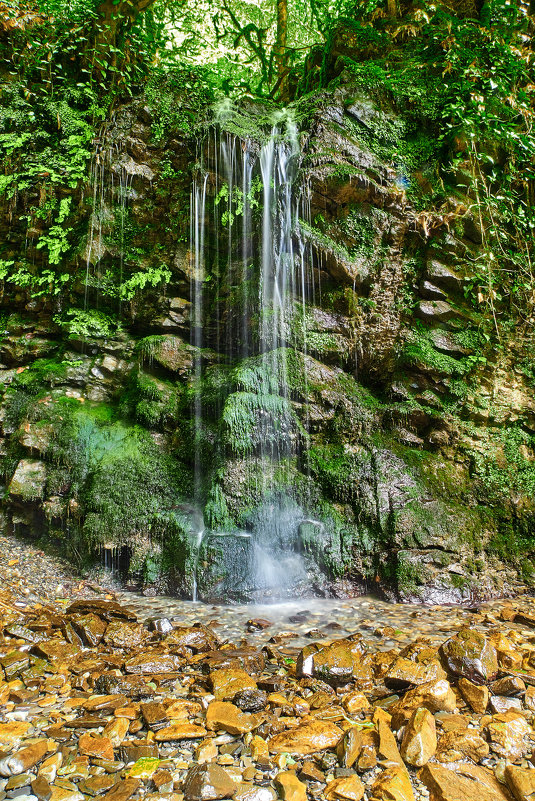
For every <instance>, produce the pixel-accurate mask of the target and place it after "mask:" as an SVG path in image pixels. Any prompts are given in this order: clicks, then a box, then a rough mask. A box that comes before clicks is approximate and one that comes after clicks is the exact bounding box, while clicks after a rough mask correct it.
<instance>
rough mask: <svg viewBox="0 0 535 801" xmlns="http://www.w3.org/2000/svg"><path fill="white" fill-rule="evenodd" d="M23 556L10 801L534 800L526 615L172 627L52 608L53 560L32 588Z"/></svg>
mask: <svg viewBox="0 0 535 801" xmlns="http://www.w3.org/2000/svg"><path fill="white" fill-rule="evenodd" d="M15 554H16V551H15V550H14V547H13V548H11V549H10V553H6V549H5V548H4V549H3V553H2V558H1V561H2V562H4V564H3V573H4V576H7V574H8V570H11V571H17V570H18V573H19V576H18V577H17V576H14V575H13V573H11V574H10V575H9V576H8V578H7V579H5V580H4V582H3V585H4V587H5V589H3V590H2V593H1V597H0V630H1V632H2V634H1V637H0V671H1V673H0V799H4V798H9V799H19V801H85V800H87V801H90V799H92V798H95V797H97V796H101V797H102V799H103V801H104V799H105V801H128V799H130V798H132V799H133V801H135V799H138V798H146V799H155V798H156V797H157V796H159V797H163V798H164V799H167V800H168V801H183V800H184V801H217V799H234V801H272V799H273V800H274V799H276V798H281V799H286V800H287V801H306V799H307V798H308V799H323V798H325V799H327V801H359V800H360V799H367V800H368V801H408V800H410V801H412V799H416V798H422V799H426V798H430V799H431V801H433V800H436V801H464V800H465V799H466V800H467V801H470V799H477V801H498V800H500V801H506V800H507V799H509V801H511V799H516V801H528V799H530V801H532V799H533V797H534V793H535V764H534V761H533V749H534V747H535V731H534V729H533V722H534V719H535V633H534V628H535V603H534V602H533V601H532V600H531V599H530V598H527V597H524V598H521V599H518V600H515V601H502V602H494V603H492V604H487V605H484V606H481V607H480V608H478V609H470V610H461V609H449V610H448V609H446V608H439V607H433V608H419V609H415V608H410V607H404V608H403V609H404V612H403V614H404V615H405V617H402V616H401V608H400V607H397V606H396V605H392V606H390V607H389V606H388V605H386V604H380V603H378V602H375V601H374V600H373V599H358V600H357V601H355V602H353V603H354V604H355V606H354V618H353V625H352V626H351V622H350V605H349V603H348V604H342V605H341V604H340V603H338V606H337V607H335V606H334V605H332V606H331V607H326V608H325V609H324V610H323V611H321V609H320V607H314V605H312V606H311V608H310V609H309V610H305V609H301V610H297V611H296V609H290V608H288V607H284V608H282V609H281V608H277V607H272V608H271V609H270V610H269V609H268V610H261V611H263V612H269V611H271V613H272V614H271V617H269V618H267V617H265V618H262V617H249V618H246V617H245V616H246V613H247V612H248V611H249V612H250V611H251V610H250V609H247V608H245V607H243V608H237V609H233V610H232V609H225V608H222V607H215V608H214V607H209V606H203V605H197V606H194V605H192V604H189V605H188V604H182V606H180V605H179V602H175V603H176V606H173V605H172V604H171V603H169V604H168V605H167V614H164V612H165V611H166V610H165V609H164V608H162V607H163V606H165V604H166V601H165V600H164V599H160V598H156V599H147V598H141V597H138V596H132V598H131V599H130V600H131V601H132V603H130V604H128V603H126V600H127V599H126V598H125V597H123V596H114V595H113V593H111V592H108V593H104V592H102V593H101V594H100V597H95V595H96V594H97V592H98V587H97V586H95V585H93V586H91V585H89V584H88V583H87V582H85V583H84V582H76V581H75V580H74V577H72V583H71V584H69V585H68V586H65V585H66V584H67V579H66V580H65V585H61V593H55V592H53V591H52V590H51V589H50V590H49V592H50V595H49V599H48V600H46V599H45V598H44V597H42V595H43V593H42V588H41V589H40V588H39V581H42V579H43V577H42V574H40V571H39V570H38V569H35V564H36V563H37V557H39V554H37V553H35V554H30V556H32V558H33V560H34V571H33V576H34V579H35V586H34V587H33V588H30V587H29V583H30V579H31V577H30V576H29V575H28V574H27V573H26V572H25V564H26V562H25V561H24V558H22V555H19V556H16V555H15ZM39 558H42V560H43V565H44V566H50V565H51V564H52V563H51V562H47V561H46V559H47V557H39ZM16 560H18V563H17V564H11V565H9V563H13V562H15V561H16ZM27 564H28V565H29V564H30V562H29V561H28V563H27ZM55 578H56V577H54V582H53V583H56V589H57V587H58V586H60V585H58V584H57V582H56V581H55ZM8 587H11V589H8ZM66 589H67V590H68V592H69V593H70V595H71V597H70V598H67V597H65V595H66V592H65V590H66ZM62 593H63V594H62ZM39 594H41V599H40V600H37V596H39ZM84 596H85V597H84ZM90 596H93V597H90ZM117 598H118V599H119V600H117ZM359 604H360V606H359ZM364 604H366V605H364ZM389 609H390V617H389V616H388V615H389ZM337 610H338V611H337ZM364 610H365V612H366V614H364ZM255 611H257V612H258V611H259V610H255ZM328 615H331V616H332V620H331V621H330V622H329V621H327V620H326V619H325V618H326V617H328ZM343 615H345V617H343ZM229 621H230V622H229ZM318 621H319V624H320V625H313V624H314V623H316V624H317V623H318ZM396 621H397V623H398V624H401V625H389V622H390V623H396ZM411 621H412V625H410V622H411ZM405 624H406V625H405ZM230 634H232V635H233V636H229V635H230Z"/></svg>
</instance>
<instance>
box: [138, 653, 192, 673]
mask: <svg viewBox="0 0 535 801" xmlns="http://www.w3.org/2000/svg"><path fill="white" fill-rule="evenodd" d="M183 664H184V660H183V659H181V658H180V657H178V656H176V655H175V654H167V653H158V652H157V651H151V652H149V653H144V654H139V655H138V656H133V657H132V658H131V659H127V660H126V662H125V663H124V669H125V670H126V672H127V673H132V674H145V673H147V674H152V675H154V676H160V675H162V674H163V673H176V672H177V671H179V670H180V668H181V667H182V665H183Z"/></svg>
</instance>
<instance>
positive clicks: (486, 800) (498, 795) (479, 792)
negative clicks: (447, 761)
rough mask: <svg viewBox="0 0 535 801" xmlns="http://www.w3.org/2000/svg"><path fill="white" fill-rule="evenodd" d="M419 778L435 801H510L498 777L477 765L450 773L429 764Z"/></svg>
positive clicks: (460, 768) (463, 767)
mask: <svg viewBox="0 0 535 801" xmlns="http://www.w3.org/2000/svg"><path fill="white" fill-rule="evenodd" d="M418 778H419V779H420V781H421V782H423V784H425V786H426V787H427V789H428V790H429V792H430V794H431V795H430V797H431V799H432V801H510V799H509V798H508V796H507V794H506V793H505V791H504V790H503V789H502V788H501V786H500V784H499V783H498V781H497V780H496V779H495V778H494V774H493V773H491V772H490V771H488V770H485V769H484V768H480V767H479V766H476V765H470V766H464V765H463V766H462V767H461V766H456V768H455V770H450V769H449V768H445V767H443V766H442V765H437V764H435V763H433V762H428V763H427V765H424V767H423V768H422V769H421V770H420V771H419V773H418Z"/></svg>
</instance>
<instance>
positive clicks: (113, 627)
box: [104, 620, 150, 649]
mask: <svg viewBox="0 0 535 801" xmlns="http://www.w3.org/2000/svg"><path fill="white" fill-rule="evenodd" d="M148 639H150V633H149V632H148V631H147V629H146V628H145V627H144V626H143V625H142V624H141V623H133V622H129V621H123V620H112V621H111V622H110V623H109V624H108V627H107V629H106V633H105V635H104V642H105V643H106V644H107V645H111V646H112V648H122V649H131V648H136V647H137V646H139V645H143V643H145V642H146V641H147V640H148Z"/></svg>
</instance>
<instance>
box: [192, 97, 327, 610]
mask: <svg viewBox="0 0 535 801" xmlns="http://www.w3.org/2000/svg"><path fill="white" fill-rule="evenodd" d="M231 113H232V109H231V108H230V107H229V106H223V108H222V109H221V111H220V116H219V122H220V123H221V124H219V125H218V124H216V125H215V126H214V127H213V128H211V129H210V130H209V132H208V134H207V136H206V139H205V141H204V142H203V143H202V147H201V152H200V155H199V164H198V169H197V170H196V174H195V177H194V180H193V185H192V191H191V225H190V267H191V270H190V281H191V299H192V307H191V308H192V312H191V343H192V345H193V346H194V367H193V403H192V406H193V408H192V412H193V418H194V439H195V443H194V451H195V454H194V471H195V478H194V495H195V499H194V500H195V506H196V508H197V509H203V508H204V509H205V517H204V520H203V523H202V526H200V525H195V526H193V527H192V528H194V529H195V530H194V531H192V538H194V540H195V543H194V547H195V554H196V555H195V568H194V573H195V575H194V579H193V599H194V600H197V596H198V586H199V571H200V570H201V569H202V551H203V548H204V547H205V546H206V545H207V541H208V540H210V541H211V543H212V545H215V546H219V547H224V548H225V550H226V551H227V552H229V553H230V554H231V560H232V561H234V567H235V569H236V572H237V573H239V574H240V579H241V580H243V578H244V575H245V574H247V576H246V579H245V580H246V582H247V581H249V583H250V586H251V587H253V588H255V589H256V591H257V592H258V593H259V595H260V597H262V596H263V595H267V597H284V596H287V595H288V594H289V593H291V591H292V588H294V587H295V586H296V585H298V584H299V583H300V582H301V583H303V582H305V581H306V576H307V574H306V569H305V565H304V562H303V558H302V555H301V554H300V553H299V550H300V549H299V541H298V540H299V527H300V523H301V522H305V523H308V522H309V521H308V520H307V516H306V515H305V513H304V512H303V511H302V509H301V508H300V506H299V504H298V503H296V502H295V500H292V499H290V498H289V497H286V498H284V497H281V495H280V493H279V492H278V488H280V486H281V485H285V484H286V485H290V483H291V476H290V473H289V464H290V460H291V458H292V457H295V455H296V454H297V453H299V454H300V455H301V458H306V443H307V430H306V419H305V421H304V423H303V420H299V419H298V417H297V416H296V414H295V411H294V409H293V390H294V385H295V384H296V382H300V386H301V388H302V387H303V386H305V387H306V381H307V377H306V352H307V345H306V325H305V306H306V302H307V300H308V299H309V296H310V294H311V292H312V291H313V280H312V275H311V268H310V266H309V265H310V259H307V254H306V248H307V246H306V245H305V243H304V239H303V238H302V236H301V231H300V225H299V220H300V217H306V215H307V213H308V206H309V200H308V197H307V196H306V194H304V193H302V192H301V191H300V189H299V180H298V177H299V167H300V158H301V152H300V145H299V131H298V128H297V125H296V123H295V121H294V120H293V118H292V116H291V114H290V113H288V112H286V111H282V112H278V113H277V114H276V115H275V116H274V117H273V119H272V124H271V127H270V130H268V131H267V132H266V134H265V136H264V138H263V139H262V140H261V141H258V140H256V141H255V140H252V139H248V138H244V137H242V136H238V135H237V134H234V133H228V132H226V131H225V126H224V122H225V118H226V115H228V114H231ZM296 347H298V348H299V353H300V355H301V360H300V361H299V363H297V362H296V359H295V358H293V354H294V352H295V351H294V349H295V348H296ZM213 354H216V355H215V357H214V356H213ZM214 358H215V360H216V362H217V364H218V365H219V367H221V368H223V369H227V370H230V371H232V377H233V381H234V389H235V391H234V392H233V393H232V394H231V395H230V396H228V397H227V398H226V399H223V400H220V401H218V400H217V399H216V400H215V401H214V399H213V398H212V397H211V393H210V392H209V391H207V386H206V385H207V383H208V379H209V376H210V374H211V371H213V370H214V365H213V359H214ZM297 373H299V375H297ZM218 402H219V403H220V405H221V408H218V409H217V410H216V416H218V417H219V418H220V419H221V420H222V423H223V434H222V436H221V437H220V441H219V442H218V444H217V446H216V450H217V449H218V452H219V459H220V461H223V460H224V459H225V458H229V453H231V454H232V455H233V456H234V457H235V458H239V459H240V460H241V462H242V463H243V464H244V468H243V469H244V470H245V472H246V473H247V472H248V471H249V476H248V479H249V482H250V483H253V484H254V494H255V496H256V497H257V498H259V499H261V502H260V503H259V504H258V507H257V508H256V510H255V512H254V514H253V515H252V517H251V518H250V519H249V520H248V525H247V526H246V527H242V528H236V527H235V526H234V527H232V526H226V525H225V521H224V520H221V519H217V517H218V516H217V514H215V513H214V506H215V505H217V504H216V502H217V501H218V500H219V497H220V496H219V495H218V488H217V484H216V485H215V487H214V482H213V475H214V469H213V468H214V464H210V463H208V464H207V459H206V454H205V452H204V451H205V448H206V436H207V432H206V430H205V426H206V422H205V421H206V418H207V417H209V416H210V414H212V415H213V414H214V409H213V408H208V407H212V406H213V404H214V403H215V404H216V405H217V404H218ZM303 454H305V456H304V457H303ZM210 459H211V460H212V459H213V460H215V462H217V460H218V456H217V455H214V453H212V455H211V456H210ZM259 466H260V468H259ZM285 472H286V473H287V475H285ZM210 476H211V479H210ZM210 482H211V483H210ZM207 510H208V515H207V514H206V511H207ZM207 518H208V519H207ZM220 518H221V515H220ZM227 562H228V557H227ZM240 571H241V573H240Z"/></svg>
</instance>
